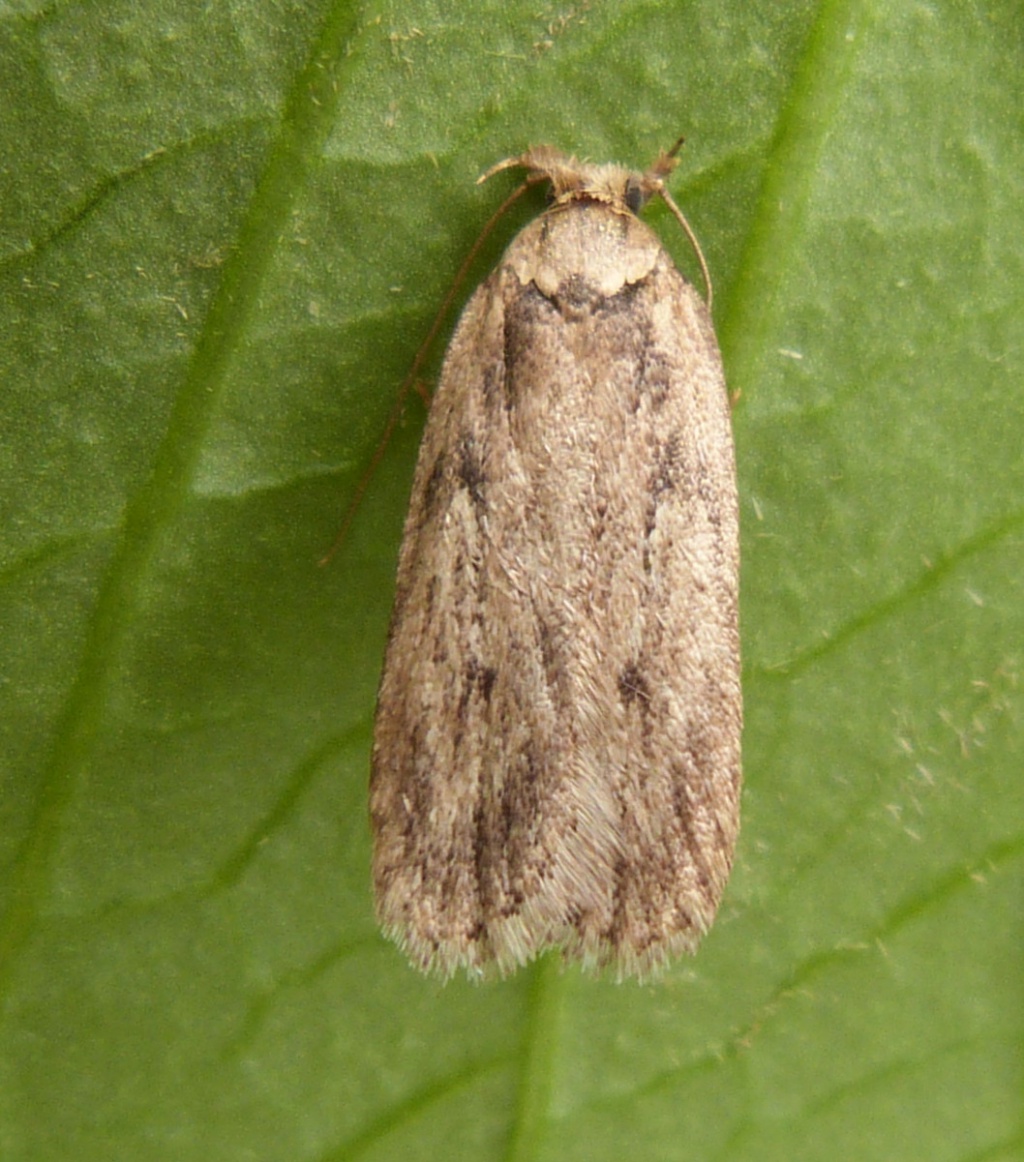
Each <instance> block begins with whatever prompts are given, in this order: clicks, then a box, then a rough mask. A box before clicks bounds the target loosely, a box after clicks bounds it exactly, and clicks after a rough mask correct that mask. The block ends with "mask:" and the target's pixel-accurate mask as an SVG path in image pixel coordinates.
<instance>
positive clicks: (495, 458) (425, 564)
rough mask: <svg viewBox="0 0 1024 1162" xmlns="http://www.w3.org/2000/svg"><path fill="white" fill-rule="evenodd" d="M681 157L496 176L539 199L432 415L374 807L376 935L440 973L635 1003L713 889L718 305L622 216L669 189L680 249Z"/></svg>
mask: <svg viewBox="0 0 1024 1162" xmlns="http://www.w3.org/2000/svg"><path fill="white" fill-rule="evenodd" d="M676 148H678V146H677V147H676ZM674 153H675V150H673V151H672V152H671V153H669V154H665V155H662V157H661V158H659V159H658V161H657V163H656V164H655V165H654V166H653V167H652V168H651V169H650V170H648V171H647V172H646V173H634V172H631V171H629V170H626V169H622V168H620V167H618V166H614V165H591V164H588V163H582V162H578V161H576V160H575V159H574V158H572V157H569V156H566V155H564V154H562V153H560V152H558V151H557V150H555V149H553V148H551V147H546V146H545V147H540V148H534V149H530V150H528V151H527V152H526V153H524V154H522V155H520V156H517V157H512V158H509V159H507V160H505V161H503V162H501V163H499V164H498V165H497V166H495V167H494V168H493V169H492V170H490V171H488V173H487V174H485V175H484V177H485V178H486V177H489V176H490V175H491V174H493V173H496V172H498V171H500V170H504V169H508V168H513V167H522V168H524V169H525V170H526V171H527V174H528V176H527V182H534V181H540V180H546V181H547V182H549V183H550V187H551V196H550V204H549V206H548V208H547V209H546V210H545V211H544V212H543V213H542V214H541V215H540V216H539V217H538V218H537V219H536V220H535V221H533V222H532V223H530V224H529V225H527V226H526V227H525V229H523V230H522V232H521V233H519V234H518V235H517V237H516V238H515V239H514V240H513V241H512V243H511V245H510V246H509V247H508V249H507V251H506V252H505V255H504V257H503V258H502V259H501V261H500V262H499V264H498V266H497V268H496V269H495V270H494V272H493V273H492V274H491V275H490V277H488V278H487V279H486V281H485V282H484V283H483V284H482V285H481V286H480V287H479V288H478V289H477V290H476V292H475V293H474V294H473V296H472V298H471V299H470V301H469V303H468V305H467V306H466V308H465V310H464V312H463V314H462V317H461V320H460V321H459V323H458V326H457V328H456V330H455V333H454V336H453V338H452V340H451V343H450V345H449V348H448V351H447V355H446V357H445V360H444V365H443V369H442V371H441V375H440V381H439V384H438V386H437V389H436V392H435V394H434V397H433V399H432V401H431V406H430V413H429V417H428V420H427V424H426V428H425V431H424V434H423V439H422V444H421V447H420V452H419V459H418V462H417V467H416V472H415V479H414V483H413V488H412V498H411V501H410V504H409V511H408V516H407V518H406V521H405V530H404V536H403V540H402V547H401V552H400V557H399V564H398V577H397V586H396V595H395V601H394V609H393V613H392V618H391V628H390V635H389V639H388V645H387V652H386V657H385V661H384V668H383V673H382V677H381V681H380V688H379V695H378V703H377V712H376V720H375V730H374V745H373V756H372V774H371V783H370V815H371V823H372V830H373V840H374V850H373V882H374V890H375V897H376V912H377V917H378V920H379V923H380V925H381V927H382V929H383V931H384V933H385V934H386V935H387V936H389V937H390V938H391V939H393V940H394V941H396V942H397V944H398V945H399V946H400V947H401V948H402V949H403V950H404V952H405V953H406V954H407V956H408V957H409V959H410V960H411V962H412V964H413V965H415V966H416V967H417V968H419V969H421V970H423V971H425V972H430V973H434V974H437V975H440V976H442V977H445V978H447V977H449V976H451V975H452V974H453V973H455V972H456V971H459V970H464V971H465V972H466V973H467V974H469V975H470V976H477V977H479V976H500V975H504V974H507V973H509V972H511V971H513V970H514V969H516V968H517V967H519V966H521V965H524V964H526V963H527V962H529V961H530V960H532V959H533V958H534V957H536V956H538V955H539V954H540V953H542V952H544V951H545V950H547V949H558V950H560V951H561V953H562V956H563V957H564V958H565V959H566V960H567V961H578V962H580V963H581V964H582V965H583V967H584V968H586V969H589V970H608V971H609V973H611V974H613V975H614V976H616V977H618V978H620V979H621V978H625V977H636V978H640V979H646V978H649V977H651V976H653V975H656V974H657V973H658V972H659V970H661V969H662V968H663V967H664V966H665V965H666V964H667V963H668V962H669V961H670V960H671V959H672V958H673V957H675V956H677V955H678V954H680V953H684V952H692V951H694V950H695V949H696V947H697V944H698V942H699V940H700V938H701V936H702V935H703V934H704V933H705V932H706V931H707V930H708V928H709V927H710V925H711V923H712V921H713V919H714V916H715V913H716V911H717V908H718V905H719V901H720V899H721V896H722V892H723V890H724V888H725V884H726V880H727V878H728V876H729V871H730V867H731V865H732V860H733V851H734V847H735V843H736V837H737V832H738V828H739V796H740V730H741V720H742V707H741V693H740V650H739V628H738V570H739V542H738V513H737V498H736V483H735V467H734V455H733V440H732V430H731V423H730V414H729V411H730V409H729V401H728V396H727V392H726V386H725V380H724V377H723V372H722V362H721V357H720V354H719V350H718V345H717V342H716V339H715V334H714V329H713V326H712V322H711V316H710V312H709V309H708V307H707V305H706V304H705V302H704V301H703V299H702V298H701V296H700V295H699V294H698V292H697V291H696V290H695V289H694V287H693V286H691V284H690V283H689V282H688V281H687V280H686V279H685V278H684V277H683V276H682V275H681V274H680V273H679V271H678V270H677V269H676V267H675V265H674V264H673V262H672V259H671V258H670V257H669V255H668V253H667V251H666V250H665V249H664V247H663V246H662V244H661V242H660V241H659V238H658V236H657V234H655V232H654V231H653V230H652V229H651V228H650V227H648V226H647V225H645V224H644V223H643V222H642V221H641V220H640V219H639V218H638V217H637V212H638V211H639V209H640V208H641V207H642V206H643V205H644V204H645V203H646V202H647V201H648V199H649V198H650V197H651V196H652V195H654V194H658V195H660V196H662V197H664V198H665V200H666V201H667V202H668V204H669V206H670V208H671V209H672V210H673V212H674V213H675V214H676V215H677V216H678V217H679V218H680V220H681V221H682V222H683V224H684V226H685V219H683V218H682V215H681V213H680V212H679V211H678V209H677V208H676V207H675V203H674V202H673V201H672V200H671V198H670V196H669V195H668V193H667V191H666V189H665V185H664V179H665V177H666V176H667V175H668V173H670V172H671V170H672V168H673V167H674V165H675V164H676V162H675V157H674ZM481 180H483V179H481ZM685 228H686V230H687V232H688V233H689V227H688V226H686V227H685ZM690 237H691V240H692V234H691V235H690ZM698 255H699V248H698ZM701 264H702V267H703V259H702V258H701ZM705 274H706V270H705ZM708 285H709V292H710V284H708Z"/></svg>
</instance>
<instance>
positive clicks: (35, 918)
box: [0, 0, 1024, 1162]
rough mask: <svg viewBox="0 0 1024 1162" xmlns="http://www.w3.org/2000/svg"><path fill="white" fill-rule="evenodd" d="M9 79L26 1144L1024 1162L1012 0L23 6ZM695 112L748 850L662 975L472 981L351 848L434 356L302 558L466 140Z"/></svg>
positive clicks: (1, 916)
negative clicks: (730, 492)
mask: <svg viewBox="0 0 1024 1162" xmlns="http://www.w3.org/2000/svg"><path fill="white" fill-rule="evenodd" d="M0 71H2V75H3V76H4V78H5V83H4V100H3V102H2V103H0V156H2V157H3V159H4V161H3V164H2V165H0V372H2V382H3V399H2V405H0V407H2V411H0V415H2V417H3V423H2V425H0V505H2V523H0V528H2V530H3V532H2V542H0V631H2V638H0V640H2V643H3V653H2V662H0V1156H2V1157H3V1158H4V1160H5V1162H7V1160H11V1162H27V1160H29V1159H32V1160H33V1162H37V1160H40V1159H45V1160H47V1162H50V1160H64V1159H67V1160H69V1162H70V1160H72V1159H73V1160H74V1162H89V1160H92V1159H96V1160H101V1159H102V1160H103V1162H110V1160H111V1159H131V1160H133V1162H134V1160H136V1159H146V1160H147V1162H160V1160H163V1159H166V1160H168V1162H169V1160H171V1159H173V1160H175V1162H180V1160H190V1159H196V1160H199V1159H202V1160H203V1162H208V1160H210V1159H217V1160H232V1159H238V1160H242V1159H260V1160H261V1162H263V1160H267V1162H273V1160H278V1159H280V1160H282V1162H284V1160H288V1162H297V1160H301V1159H306V1158H308V1159H333V1160H341V1159H345V1160H349V1159H356V1158H359V1159H402V1160H403V1162H405V1160H410V1159H419V1158H422V1159H437V1158H444V1159H449V1160H461V1159H466V1160H470V1159H472V1160H474V1162H479V1160H485V1159H492V1158H493V1159H498V1158H501V1159H510V1160H511V1159H514V1160H516V1162H521V1160H524V1159H550V1160H555V1159H558V1160H559V1162H565V1160H574V1159H580V1160H581V1162H582V1160H583V1159H586V1160H587V1162H603V1160H606V1159H607V1160H609V1162H611V1160H618V1159H623V1158H637V1159H644V1160H652V1159H653V1160H657V1159H677V1158H682V1157H685V1158H689V1159H702V1160H703V1159H725V1158H728V1159H730V1160H737V1159H738V1160H744V1159H758V1160H762V1159H780V1160H783V1159H784V1160H785V1162H802V1160H805V1159H806V1160H819V1159H820V1160H829V1162H831V1160H834V1159H837V1158H844V1159H845V1158H850V1159H861V1158H863V1159H869V1158H870V1159H873V1158H884V1159H899V1160H900V1162H914V1160H917V1159H920V1160H922V1162H925V1160H927V1162H945V1160H947V1159H949V1160H954V1159H955V1160H960V1159H963V1160H967V1159H970V1160H975V1159H985V1160H986V1162H995V1160H1009V1159H1018V1158H1021V1157H1024V1133H1022V1128H1021V1116H1020V1115H1021V1108H1020V1093H1021V1083H1022V1069H1021V1061H1022V1054H1021V1048H1022V1045H1021V1042H1022V1036H1021V1034H1022V1024H1024V1020H1022V1001H1024V996H1022V993H1024V986H1022V982H1024V955H1022V941H1021V927H1020V925H1021V907H1022V903H1024V892H1022V887H1024V877H1022V855H1024V842H1022V836H1021V830H1022V819H1024V810H1022V808H1024V791H1022V786H1024V782H1022V780H1021V777H1020V762H1021V759H1020V756H1021V755H1022V754H1024V737H1022V735H1024V729H1022V727H1024V691H1022V683H1021V670H1022V665H1024V662H1022V649H1024V646H1022V643H1024V586H1022V581H1021V578H1022V577H1024V549H1022V545H1024V500H1022V498H1024V423H1022V405H1021V394H1020V384H1021V381H1022V372H1024V366H1022V365H1024V352H1022V340H1021V336H1022V333H1024V332H1022V328H1021V318H1022V315H1024V208H1022V202H1021V194H1020V191H1021V189H1022V188H1024V132H1022V130H1024V124H1022V122H1024V116H1022V109H1024V102H1022V100H1021V83H1020V77H1021V76H1022V74H1024V49H1022V40H1021V35H1020V12H1019V6H1018V5H1016V4H1013V3H1009V2H1006V0H1003V2H1000V0H993V2H992V3H989V4H984V5H983V4H975V3H954V2H953V0H938V2H937V3H933V4H931V5H927V6H925V5H897V4H890V5H886V4H877V5H874V6H867V7H865V6H859V5H854V4H848V3H847V4H844V3H841V2H839V3H832V4H822V5H812V4H809V3H798V2H790V3H777V4H755V5H750V4H747V5H741V4H731V3H715V4H712V3H703V2H698V3H692V4H686V5H683V4H680V3H671V2H669V0H648V2H646V3H645V2H641V0H618V2H617V3H614V4H612V3H608V2H601V0H590V2H589V3H588V2H587V0H575V3H572V2H569V3H567V4H566V5H565V6H563V7H559V6H557V5H554V4H549V3H542V4H539V5H538V4H534V5H529V4H524V3H521V2H519V0H511V3H509V2H506V3H502V4H498V3H497V2H495V0H482V2H480V3H475V4H463V5H457V4H439V3H433V4H431V3H422V2H419V0H416V2H414V3H408V4H403V5H397V4H394V5H391V6H378V7H365V8H360V7H357V6H355V5H351V4H345V3H341V4H337V5H335V6H333V7H332V6H328V5H326V4H322V3H319V2H318V0H308V2H306V3H303V4H297V3H287V2H285V0H277V2H276V3H274V2H271V0H262V2H257V0H253V2H252V3H245V2H244V0H242V2H240V3H238V4H234V5H230V6H229V5H226V4H212V5H211V4H207V3H198V2H193V0H186V2H184V3H182V2H181V0H175V3H170V2H168V0H100V2H98V3H93V4H89V5H71V4H63V5H55V4H43V3H41V2H38V0H36V2H32V0H22V2H21V3H12V4H8V5H6V6H5V7H4V8H3V10H2V12H0ZM679 133H685V134H686V136H687V139H688V144H687V147H686V150H685V157H684V161H683V165H682V166H681V168H680V170H679V171H678V172H677V174H676V176H675V177H674V178H673V182H672V186H673V190H674V192H675V194H676V197H677V199H678V201H679V202H680V203H681V204H682V205H683V206H684V207H685V209H686V211H687V214H688V216H689V218H690V220H691V222H692V224H693V226H694V228H695V229H696V231H697V233H698V234H699V236H700V237H701V239H702V241H703V244H704V247H705V250H706V252H707V255H708V259H709V263H710V266H711V269H712V272H713V275H714V277H715V285H716V297H715V313H716V319H717V324H718V327H719V334H720V337H721V340H722V346H723V351H724V355H725V360H726V366H727V373H728V377H729V382H730V386H731V388H732V390H733V391H734V392H735V393H737V396H738V398H737V404H736V407H735V410H734V421H735V429H736V438H737V451H738V460H739V473H740V486H741V492H742V497H743V502H742V503H743V510H742V516H743V522H744V523H743V552H744V572H743V608H742V615H743V629H744V656H745V669H744V689H745V700H746V714H747V728H746V733H745V740H744V753H745V771H746V780H747V781H746V789H745V794H744V830H743V834H742V836H741V842H740V851H739V857H738V862H737V866H736V869H735V872H734V876H733V880H732V882H731V884H730V887H729V891H728V893H727V897H726V901H725V904H724V906H723V909H722V913H721V915H720V917H719V920H718V923H717V925H716V927H715V929H714V930H713V931H712V933H711V934H710V936H709V937H708V939H707V940H706V941H705V944H704V946H703V948H702V949H701V951H700V953H699V955H698V956H697V957H696V959H694V960H692V961H688V962H684V963H680V964H679V965H678V966H676V967H675V968H674V969H673V970H672V971H671V972H670V973H669V974H668V975H667V977H666V978H665V979H664V980H663V981H662V982H660V983H659V984H657V985H654V986H651V987H644V988H640V987H636V986H632V985H620V986H616V985H614V984H612V983H609V982H602V981H593V980H590V979H587V978H585V977H582V976H580V975H579V974H578V973H577V972H575V971H567V972H565V973H562V972H560V971H559V969H558V967H557V965H552V964H550V963H548V962H544V963H542V964H540V965H538V966H537V967H536V968H534V969H531V970H529V971H525V972H521V973H519V974H518V975H517V976H515V977H513V978H511V979H510V980H507V981H504V982H501V983H497V984H491V985H485V986H479V987H475V986H472V985H469V984H467V983H465V982H462V981H456V982H453V983H451V984H449V985H447V986H444V987H442V986H440V985H438V984H437V983H435V982H431V981H427V980H423V979H421V978H419V977H418V976H417V975H415V974H414V973H413V972H412V970H411V969H409V968H408V967H407V965H406V964H405V963H404V961H403V960H402V958H401V956H400V955H399V954H398V953H397V952H396V950H395V949H393V948H392V947H391V946H390V945H388V944H386V943H385V942H384V941H383V940H382V939H381V938H380V936H379V935H378V934H377V932H376V929H375V926H374V923H373V918H372V912H371V906H370V895H369V876H368V867H369V841H368V828H367V822H366V779H367V772H368V755H369V746H370V730H371V720H372V710H373V698H374V686H375V681H376V677H377V673H378V667H379V660H380V657H381V652H382V648H383V642H384V636H385V633H386V625H387V616H388V608H389V603H390V595H391V587H392V574H393V568H394V561H395V556H396V553H397V545H398V538H399V536H400V530H401V520H402V513H403V508H404V504H405V500H406V497H407V490H408V484H409V478H410V473H411V464H412V460H413V457H414V456H415V449H416V442H417V437H418V432H419V428H420V425H421V422H422V414H423V409H422V406H421V405H420V403H419V402H418V400H417V399H416V398H415V397H413V398H412V399H411V400H410V401H409V402H408V403H407V405H406V406H405V408H404V409H403V412H402V421H401V423H400V424H399V426H398V430H397V432H396V434H395V435H394V438H393V439H392V440H391V442H390V444H389V445H388V447H387V450H386V452H385V455H384V458H383V460H382V462H381V463H380V464H379V465H378V466H377V468H376V471H375V472H374V473H373V475H372V477H371V478H370V482H369V486H368V488H367V491H366V493H365V495H364V496H363V498H362V501H361V503H360V505H359V507H358V510H357V512H356V516H355V520H354V522H353V524H352V525H351V527H350V528H349V529H348V531H347V534H346V536H345V538H344V541H343V543H342V545H341V548H340V550H339V551H338V553H337V554H336V556H335V558H334V559H333V561H332V562H331V563H330V565H329V566H327V567H324V568H320V567H318V565H317V562H318V560H319V558H320V557H321V556H322V555H323V554H324V553H325V551H326V550H327V549H328V548H329V546H330V545H331V543H332V541H333V540H334V538H335V536H336V534H337V532H338V530H339V528H340V526H341V522H342V516H343V514H344V512H345V510H346V507H347V505H348V503H349V501H350V500H351V499H352V497H353V496H354V493H355V489H356V488H357V485H358V482H359V480H360V479H361V477H362V476H363V474H364V472H365V470H366V468H367V466H368V465H369V463H370V460H371V457H372V455H373V450H374V448H375V446H376V445H377V442H378V439H379V437H380V434H381V432H382V431H383V429H384V425H385V423H386V420H387V416H388V414H389V412H390V410H391V409H392V407H393V405H394V402H395V399H396V392H397V386H398V384H399V383H400V381H401V380H402V377H403V375H404V374H405V372H406V371H407V369H408V367H409V365H410V363H411V361H412V358H413V355H414V353H415V351H416V349H417V347H418V345H419V342H420V340H421V338H422V337H423V336H424V335H425V333H426V331H427V329H428V327H429V325H430V320H431V318H432V316H433V314H434V312H435V311H436V309H437V307H438V305H439V304H440V303H441V301H442V300H443V298H444V295H445V293H446V290H447V288H448V286H449V285H450V282H451V279H452V276H453V274H454V272H455V270H456V269H457V267H458V266H459V263H460V261H461V260H462V258H463V257H464V256H465V255H466V254H467V253H468V251H469V249H470V247H471V245H472V243H473V240H474V238H475V237H476V235H477V233H478V231H479V230H480V228H481V226H482V225H483V224H484V222H485V221H486V220H487V218H488V216H489V214H490V213H491V211H492V210H493V209H494V207H495V206H496V205H497V204H498V202H499V201H500V199H501V198H502V196H503V195H504V193H506V192H507V191H508V190H509V189H511V185H512V180H513V179H512V178H511V177H510V178H509V179H508V181H507V182H506V180H505V179H504V178H495V179H494V181H493V183H491V184H490V185H488V186H485V187H482V188H477V187H476V186H475V185H474V180H475V178H476V176H477V175H478V174H479V173H480V172H481V171H482V170H484V169H485V168H487V166H489V165H490V164H491V163H493V162H494V161H496V160H498V159H499V158H501V157H503V156H506V155H508V154H511V153H515V152H517V151H519V150H521V149H523V148H524V147H526V146H527V145H529V144H531V143H533V144H537V143H542V142H546V141H550V142H552V143H553V144H556V145H559V146H561V147H563V148H565V149H569V150H574V151H576V152H578V153H580V154H583V155H587V156H589V157H591V158H593V159H596V160H605V159H608V160H611V159H615V160H619V161H622V162H624V163H628V164H631V165H635V166H638V167H642V166H644V165H646V164H647V163H649V161H650V160H651V159H652V158H653V157H654V156H655V155H656V154H657V152H658V150H659V149H661V148H663V147H665V146H667V145H670V144H671V143H672V142H673V141H674V140H675V138H676V137H677V136H678V135H679ZM538 205H539V202H534V203H533V204H532V205H528V206H525V207H524V208H523V209H522V211H521V212H520V213H519V216H518V217H517V216H516V215H515V214H513V215H512V216H510V219H509V220H507V221H506V222H505V223H503V224H502V225H500V226H499V227H498V235H499V236H500V237H498V238H495V239H494V240H493V241H492V244H491V245H489V246H488V248H487V252H488V253H487V256H486V259H485V260H482V262H481V264H480V270H478V271H477V272H476V274H475V275H474V277H477V276H478V275H479V274H480V273H481V272H482V270H483V269H485V268H486V265H487V262H493V261H494V259H495V258H496V256H497V254H498V253H499V252H500V248H501V245H502V244H503V243H504V242H506V241H507V240H508V239H509V238H511V236H512V233H513V231H514V230H515V228H516V227H517V225H518V223H519V222H521V221H522V220H523V219H524V217H525V216H528V215H529V214H531V213H535V212H536V209H537V206H538ZM649 218H650V220H651V221H652V223H653V224H654V225H655V226H656V228H657V229H658V230H659V232H660V233H661V234H662V236H663V237H664V238H665V239H666V242H667V244H668V245H669V246H670V248H671V249H672V250H673V252H674V253H675V254H676V256H677V258H678V260H679V262H680V264H681V266H683V268H684V269H686V270H689V271H691V272H692V271H693V269H694V266H693V259H692V256H691V255H689V254H688V252H687V247H686V244H685V240H684V239H682V238H681V237H680V235H679V231H678V229H677V228H676V227H675V225H674V223H673V222H672V220H671V218H670V217H669V216H668V215H667V214H665V213H664V212H663V211H659V210H658V209H657V208H652V210H651V212H650V214H649ZM439 356H440V351H437V352H435V355H434V360H435V363H434V366H436V361H437V359H438V358H439Z"/></svg>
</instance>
